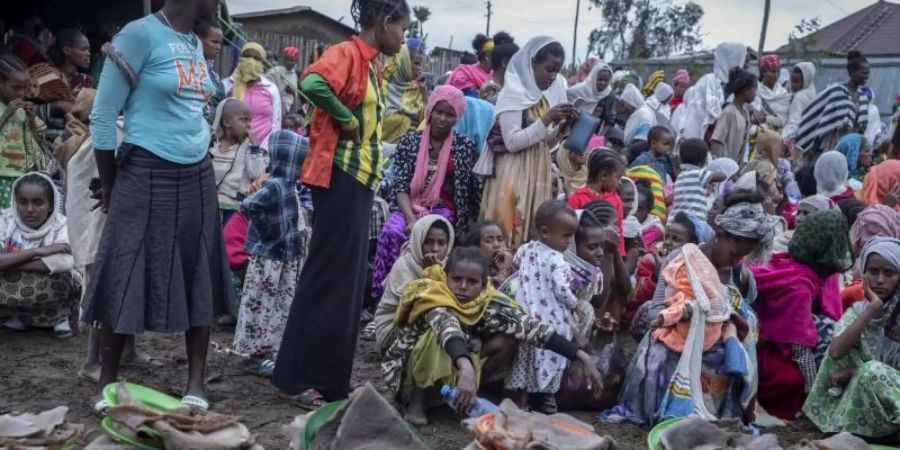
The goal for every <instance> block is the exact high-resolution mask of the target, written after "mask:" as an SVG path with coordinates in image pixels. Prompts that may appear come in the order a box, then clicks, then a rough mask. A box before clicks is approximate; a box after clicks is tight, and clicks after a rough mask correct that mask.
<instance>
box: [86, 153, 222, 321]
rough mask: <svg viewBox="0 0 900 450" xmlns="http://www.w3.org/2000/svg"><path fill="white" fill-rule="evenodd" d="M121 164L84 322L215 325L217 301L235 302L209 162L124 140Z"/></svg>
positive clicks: (87, 296) (91, 282)
mask: <svg viewBox="0 0 900 450" xmlns="http://www.w3.org/2000/svg"><path fill="white" fill-rule="evenodd" d="M116 164H117V165H118V170H117V172H116V181H115V186H114V189H113V193H112V198H111V199H110V207H109V217H108V219H107V221H106V226H105V227H104V229H103V235H102V238H101V239H102V240H101V242H100V247H99V249H98V252H97V261H96V263H95V265H94V270H93V273H92V276H91V280H90V284H89V285H88V289H87V293H86V295H85V300H84V301H85V310H84V315H83V320H84V321H85V322H88V323H91V324H94V325H99V326H104V327H111V328H112V329H113V330H114V331H115V332H116V333H119V334H138V333H142V332H144V331H153V332H160V333H174V332H181V331H186V330H188V329H189V328H193V327H206V326H210V325H211V324H212V320H213V304H214V302H224V303H226V304H231V303H233V300H232V298H231V297H232V292H231V286H230V283H229V272H228V270H229V269H228V262H227V258H226V255H225V251H224V248H225V245H224V241H223V239H222V230H221V224H220V223H219V220H218V202H217V199H216V183H215V173H214V171H213V167H212V163H211V162H210V160H209V158H204V159H203V160H202V161H200V162H198V163H195V164H177V163H173V162H170V161H166V160H164V159H162V158H160V157H158V156H156V155H154V154H153V153H150V152H149V151H147V150H144V149H142V148H140V147H136V146H131V145H128V144H125V145H123V148H122V149H121V150H120V152H119V155H117V161H116Z"/></svg>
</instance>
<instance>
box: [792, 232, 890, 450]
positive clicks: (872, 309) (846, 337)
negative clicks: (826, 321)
mask: <svg viewBox="0 0 900 450" xmlns="http://www.w3.org/2000/svg"><path fill="white" fill-rule="evenodd" d="M859 269H860V272H862V273H863V274H864V275H863V276H864V277H865V284H866V287H865V291H866V300H865V301H862V302H858V303H856V304H854V305H853V307H851V308H850V309H848V310H847V312H846V313H844V315H843V317H841V320H840V322H838V324H837V326H836V327H835V330H834V339H833V340H832V341H831V346H830V347H829V348H828V355H827V356H826V357H825V360H824V361H823V362H822V367H820V368H819V374H818V376H816V382H815V385H814V386H813V389H812V391H810V393H809V396H808V397H807V398H806V403H804V404H803V413H804V414H806V416H807V417H808V418H809V419H810V420H811V421H812V422H813V423H814V424H815V425H816V426H817V427H818V428H819V429H820V430H821V431H822V432H824V433H837V432H842V431H846V432H849V433H853V434H857V435H860V436H864V437H870V438H881V437H894V438H895V437H896V434H897V433H898V432H900V419H898V417H897V414H896V411H898V410H900V317H898V313H900V309H898V307H897V306H898V304H900V295H898V290H897V285H898V282H900V240H897V239H894V238H888V237H876V238H874V239H872V240H871V241H869V243H868V244H867V245H866V247H865V248H864V249H863V251H862V255H861V256H860V258H859Z"/></svg>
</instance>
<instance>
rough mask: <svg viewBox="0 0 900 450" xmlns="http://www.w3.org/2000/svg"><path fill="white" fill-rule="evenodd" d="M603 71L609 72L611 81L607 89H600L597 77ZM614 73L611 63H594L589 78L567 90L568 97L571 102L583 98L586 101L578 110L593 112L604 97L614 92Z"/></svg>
mask: <svg viewBox="0 0 900 450" xmlns="http://www.w3.org/2000/svg"><path fill="white" fill-rule="evenodd" d="M602 71H606V72H609V76H610V81H609V84H607V85H606V89H604V90H602V91H598V90H597V77H598V76H599V75H600V72H602ZM612 73H613V72H612V68H611V67H609V64H607V63H605V62H603V61H600V62H598V63H597V64H594V67H593V68H591V73H590V74H588V76H587V78H585V79H584V81H582V82H581V83H578V84H576V85H575V86H572V87H570V88H569V89H568V90H566V96H567V97H568V99H569V101H570V102H575V100H578V99H582V100H583V101H584V103H582V104H581V105H580V106H579V107H578V110H579V111H581V112H585V113H588V114H591V113H593V112H594V110H595V109H597V103H600V102H601V101H602V100H603V99H605V98H606V97H608V96H609V94H610V93H612V86H613V83H612Z"/></svg>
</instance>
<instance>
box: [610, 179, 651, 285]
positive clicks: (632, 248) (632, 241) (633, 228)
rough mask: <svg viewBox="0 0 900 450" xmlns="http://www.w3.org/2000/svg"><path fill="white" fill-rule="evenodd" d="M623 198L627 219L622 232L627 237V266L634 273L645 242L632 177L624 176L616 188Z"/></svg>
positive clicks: (635, 188)
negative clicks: (642, 236) (638, 217)
mask: <svg viewBox="0 0 900 450" xmlns="http://www.w3.org/2000/svg"><path fill="white" fill-rule="evenodd" d="M616 192H617V193H618V194H619V198H621V199H622V209H623V210H624V211H625V219H624V220H623V221H622V232H623V235H624V238H625V266H626V267H627V268H628V273H634V269H635V267H637V263H638V259H640V257H641V253H642V249H643V248H644V243H643V241H642V240H641V222H640V221H639V220H638V219H637V217H636V216H635V214H637V207H638V204H637V186H636V185H635V184H634V181H632V180H631V179H630V178H625V177H622V178H621V179H620V180H619V186H618V188H617V189H616Z"/></svg>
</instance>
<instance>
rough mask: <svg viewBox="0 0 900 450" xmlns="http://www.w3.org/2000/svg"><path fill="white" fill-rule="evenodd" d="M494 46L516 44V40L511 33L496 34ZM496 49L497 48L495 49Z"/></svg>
mask: <svg viewBox="0 0 900 450" xmlns="http://www.w3.org/2000/svg"><path fill="white" fill-rule="evenodd" d="M493 39H494V45H495V46H497V45H504V44H514V43H515V42H516V38H514V37H512V35H510V34H509V33H507V32H505V31H498V32H497V33H496V34H494V38H493ZM495 48H496V47H495Z"/></svg>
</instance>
